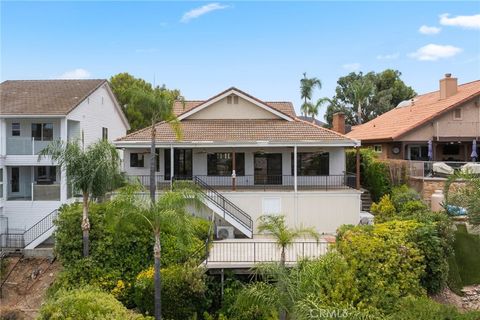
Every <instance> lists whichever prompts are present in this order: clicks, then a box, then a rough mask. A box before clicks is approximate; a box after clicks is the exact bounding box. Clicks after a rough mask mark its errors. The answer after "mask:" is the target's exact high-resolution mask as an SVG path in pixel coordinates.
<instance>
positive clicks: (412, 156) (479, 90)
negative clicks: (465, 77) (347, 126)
mask: <svg viewBox="0 0 480 320" xmlns="http://www.w3.org/2000/svg"><path fill="white" fill-rule="evenodd" d="M347 137H349V138H352V139H357V140H361V142H362V146H367V147H371V148H373V149H374V150H375V151H376V152H377V153H378V155H379V157H380V158H383V159H406V160H429V154H428V152H429V147H428V145H429V143H430V144H431V145H432V147H431V151H432V152H431V159H430V160H434V161H471V160H472V159H471V155H472V146H473V141H474V140H480V80H477V81H473V82H469V83H465V84H462V85H458V83H457V78H453V77H452V76H451V75H450V74H446V75H445V77H444V78H443V79H441V80H440V86H439V90H437V91H434V92H430V93H426V94H422V95H419V96H417V97H415V98H413V99H412V100H409V101H404V102H402V103H400V104H399V105H398V106H397V107H396V108H394V109H392V110H390V111H389V112H386V113H384V114H383V115H381V116H379V117H377V118H375V119H373V120H371V121H369V122H367V123H365V124H362V125H359V126H354V127H353V128H352V131H351V132H349V133H348V134H347ZM477 149H478V150H477V154H480V143H478V144H477Z"/></svg>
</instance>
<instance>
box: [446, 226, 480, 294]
mask: <svg viewBox="0 0 480 320" xmlns="http://www.w3.org/2000/svg"><path fill="white" fill-rule="evenodd" d="M458 227H459V228H458V230H457V231H456V232H455V241H454V244H453V247H454V250H455V261H456V264H457V266H458V272H459V274H460V278H461V279H462V283H463V285H465V286H467V285H472V284H478V283H480V236H479V235H474V234H469V233H468V231H467V229H466V228H465V227H464V226H463V228H462V227H460V226H458Z"/></svg>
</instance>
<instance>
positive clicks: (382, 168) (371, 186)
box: [347, 149, 392, 201]
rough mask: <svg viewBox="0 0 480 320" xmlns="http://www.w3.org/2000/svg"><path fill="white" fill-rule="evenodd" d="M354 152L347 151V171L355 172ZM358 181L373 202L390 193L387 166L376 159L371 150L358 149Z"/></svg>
mask: <svg viewBox="0 0 480 320" xmlns="http://www.w3.org/2000/svg"><path fill="white" fill-rule="evenodd" d="M355 153H356V151H355V150H350V151H347V171H348V172H356V170H355V163H356V155H355ZM360 180H361V183H362V186H363V187H364V188H366V189H367V190H368V191H370V194H371V195H372V200H373V201H379V200H380V198H381V197H382V196H383V195H384V194H387V193H389V192H390V189H391V186H392V184H391V181H390V174H389V168H388V165H387V164H385V163H384V162H381V161H379V160H378V159H377V155H376V154H375V152H374V151H373V150H372V149H360Z"/></svg>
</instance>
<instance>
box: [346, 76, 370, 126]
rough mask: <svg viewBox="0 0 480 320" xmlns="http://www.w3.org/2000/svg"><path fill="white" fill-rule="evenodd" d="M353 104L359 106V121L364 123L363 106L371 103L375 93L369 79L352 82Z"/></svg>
mask: <svg viewBox="0 0 480 320" xmlns="http://www.w3.org/2000/svg"><path fill="white" fill-rule="evenodd" d="M351 90H352V93H351V94H352V98H353V99H352V104H353V105H354V106H356V107H357V123H358V124H361V123H362V108H363V106H364V105H366V104H368V103H369V98H371V96H372V94H373V85H372V83H371V82H370V80H368V79H358V80H355V81H354V82H353V83H352V86H351Z"/></svg>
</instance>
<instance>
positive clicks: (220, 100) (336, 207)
mask: <svg viewBox="0 0 480 320" xmlns="http://www.w3.org/2000/svg"><path fill="white" fill-rule="evenodd" d="M174 112H175V114H176V115H177V117H178V119H179V120H180V127H181V132H182V136H181V137H180V139H179V138H178V137H177V136H176V135H175V133H174V131H173V130H172V127H171V126H170V124H169V123H166V122H160V123H157V124H156V142H155V143H156V148H157V152H156V164H155V165H156V171H157V174H156V181H157V186H158V187H159V188H168V187H169V185H170V183H171V181H172V177H173V179H180V180H192V181H194V182H195V183H196V184H197V185H198V186H199V187H200V188H201V190H202V191H203V193H204V195H205V197H204V198H205V200H204V201H205V204H206V205H207V206H208V208H210V209H211V210H212V211H213V212H215V213H216V218H215V224H216V230H217V235H218V236H219V237H221V238H224V237H227V238H228V237H235V238H243V239H238V241H247V242H248V241H251V240H248V239H249V238H250V239H255V238H256V237H259V235H258V230H257V224H258V218H259V217H260V216H261V215H263V214H283V215H285V216H286V220H287V223H288V224H289V225H290V226H308V227H314V228H316V229H317V230H318V231H319V232H321V233H326V234H333V233H335V231H336V229H337V228H338V227H339V226H340V225H342V224H358V223H359V220H360V206H361V200H360V195H361V192H360V191H359V190H357V189H356V188H355V187H356V185H355V183H356V179H355V175H354V174H351V173H347V172H346V171H345V166H346V164H345V148H351V147H356V146H359V145H360V143H359V142H358V141H356V140H353V139H350V138H347V137H346V136H344V135H342V134H339V133H337V132H334V131H331V130H328V129H325V128H322V127H320V126H318V125H317V124H315V123H312V122H307V121H304V120H301V119H299V118H298V117H297V116H296V114H295V111H294V108H293V105H292V103H290V102H267V101H262V100H260V99H258V98H255V97H253V96H251V95H249V94H247V93H245V92H243V91H241V90H239V89H236V88H230V89H227V90H225V91H223V92H221V93H219V94H218V95H216V96H214V97H211V98H210V99H208V100H205V101H186V102H184V103H181V102H177V103H176V104H175V106H174ZM150 132H151V128H145V129H143V130H139V131H137V132H133V133H131V134H128V135H127V136H125V137H123V138H121V139H118V140H116V141H115V144H116V145H117V147H119V148H122V149H123V150H124V156H125V160H124V171H125V172H126V174H127V175H128V176H129V177H130V179H132V180H135V179H138V180H140V181H141V182H142V183H143V184H145V185H148V184H149V176H148V174H149V168H150V165H149V158H150V151H149V150H150V149H149V146H150V136H151V135H150ZM233 240H237V239H233ZM226 250H230V251H231V249H226Z"/></svg>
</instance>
